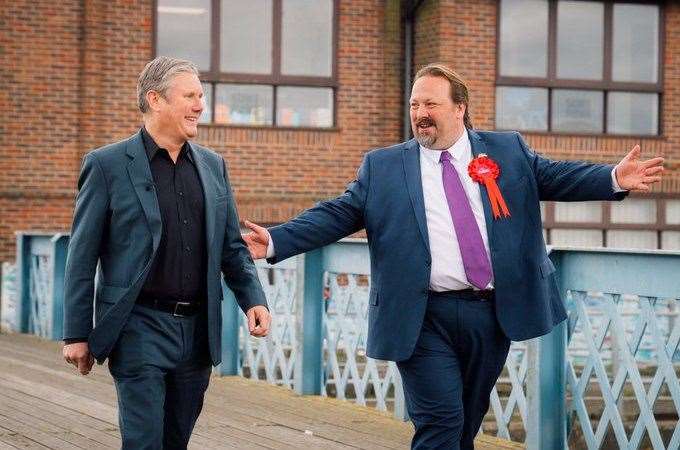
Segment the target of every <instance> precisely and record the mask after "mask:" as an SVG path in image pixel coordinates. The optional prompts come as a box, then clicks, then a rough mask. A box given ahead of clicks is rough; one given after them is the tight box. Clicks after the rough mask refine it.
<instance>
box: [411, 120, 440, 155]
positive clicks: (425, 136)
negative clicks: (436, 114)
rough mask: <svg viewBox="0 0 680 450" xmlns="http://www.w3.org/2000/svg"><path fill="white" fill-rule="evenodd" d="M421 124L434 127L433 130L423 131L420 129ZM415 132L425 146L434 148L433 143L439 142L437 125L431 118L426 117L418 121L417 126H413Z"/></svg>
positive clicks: (419, 141) (418, 139)
mask: <svg viewBox="0 0 680 450" xmlns="http://www.w3.org/2000/svg"><path fill="white" fill-rule="evenodd" d="M421 125H425V126H429V127H432V128H433V130H432V131H430V132H423V131H421V130H420V126H421ZM413 134H414V136H415V138H416V141H418V143H419V144H420V145H422V146H423V147H425V148H433V147H432V145H433V144H434V143H435V142H437V125H436V124H435V123H434V121H432V120H431V119H429V118H427V117H424V118H422V119H420V120H419V121H417V122H416V123H415V126H413Z"/></svg>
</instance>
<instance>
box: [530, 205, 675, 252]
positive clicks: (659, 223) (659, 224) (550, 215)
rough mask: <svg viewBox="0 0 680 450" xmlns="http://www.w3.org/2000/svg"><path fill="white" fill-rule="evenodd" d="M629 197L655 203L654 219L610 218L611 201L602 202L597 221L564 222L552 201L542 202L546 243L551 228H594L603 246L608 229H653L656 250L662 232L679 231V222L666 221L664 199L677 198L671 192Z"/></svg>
mask: <svg viewBox="0 0 680 450" xmlns="http://www.w3.org/2000/svg"><path fill="white" fill-rule="evenodd" d="M630 198H636V199H640V200H649V201H653V202H655V203H656V220H655V221H654V222H650V223H621V222H613V221H612V219H611V209H612V204H611V202H606V201H604V202H602V203H601V208H602V219H601V220H600V221H599V222H588V221H583V222H564V221H558V220H556V219H555V203H556V202H553V201H545V202H542V203H544V204H545V206H544V208H545V209H544V218H543V220H542V222H543V225H542V227H543V230H545V232H546V245H553V244H552V235H551V232H552V231H553V230H596V231H600V232H601V233H602V243H603V246H604V247H606V246H607V232H608V231H617V230H624V231H653V232H655V233H656V235H657V236H656V242H657V250H661V249H662V248H661V247H662V240H663V236H662V235H663V233H664V232H665V231H676V232H680V224H671V223H668V221H667V219H666V201H667V200H677V195H675V194H672V193H662V192H653V193H651V194H638V193H633V194H631V196H630Z"/></svg>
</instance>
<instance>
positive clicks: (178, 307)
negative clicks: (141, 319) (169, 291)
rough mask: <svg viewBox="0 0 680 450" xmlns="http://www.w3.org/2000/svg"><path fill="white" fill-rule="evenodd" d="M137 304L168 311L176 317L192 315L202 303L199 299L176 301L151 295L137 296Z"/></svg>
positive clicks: (199, 309) (198, 310) (201, 306)
mask: <svg viewBox="0 0 680 450" xmlns="http://www.w3.org/2000/svg"><path fill="white" fill-rule="evenodd" d="M137 304H138V305H142V306H146V307H147V308H152V309H155V310H158V311H163V312H166V313H170V314H172V315H173V316H177V317H189V316H193V315H195V314H197V313H198V312H200V311H201V310H202V309H203V303H202V302H199V301H190V302H178V301H174V300H163V299H159V298H152V297H139V298H137Z"/></svg>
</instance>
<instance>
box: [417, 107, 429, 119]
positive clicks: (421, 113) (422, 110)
mask: <svg viewBox="0 0 680 450" xmlns="http://www.w3.org/2000/svg"><path fill="white" fill-rule="evenodd" d="M414 115H415V118H416V120H420V119H422V118H423V117H429V113H428V112H427V108H425V107H424V106H418V107H417V108H416V109H415V111H414Z"/></svg>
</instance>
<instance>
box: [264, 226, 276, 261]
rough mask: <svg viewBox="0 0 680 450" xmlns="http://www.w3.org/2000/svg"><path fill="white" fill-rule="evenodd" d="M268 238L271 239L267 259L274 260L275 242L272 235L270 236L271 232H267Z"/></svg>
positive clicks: (268, 244)
mask: <svg viewBox="0 0 680 450" xmlns="http://www.w3.org/2000/svg"><path fill="white" fill-rule="evenodd" d="M267 237H269V243H267V256H266V258H267V259H269V258H273V257H274V254H275V253H274V241H273V240H272V235H271V234H269V231H267Z"/></svg>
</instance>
